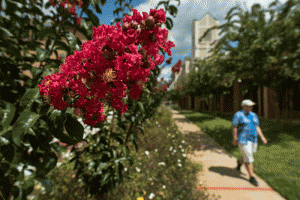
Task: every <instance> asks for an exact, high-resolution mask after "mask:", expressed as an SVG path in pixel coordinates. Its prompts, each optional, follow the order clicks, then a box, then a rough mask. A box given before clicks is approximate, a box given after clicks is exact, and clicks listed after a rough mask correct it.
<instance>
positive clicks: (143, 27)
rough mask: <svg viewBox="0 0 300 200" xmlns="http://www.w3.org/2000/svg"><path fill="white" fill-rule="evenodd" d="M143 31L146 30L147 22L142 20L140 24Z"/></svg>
mask: <svg viewBox="0 0 300 200" xmlns="http://www.w3.org/2000/svg"><path fill="white" fill-rule="evenodd" d="M140 26H141V29H145V28H146V22H145V20H142V21H141V23H140Z"/></svg>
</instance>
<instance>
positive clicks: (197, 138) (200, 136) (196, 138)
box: [185, 131, 233, 157]
mask: <svg viewBox="0 0 300 200" xmlns="http://www.w3.org/2000/svg"><path fill="white" fill-rule="evenodd" d="M185 138H186V140H187V141H188V142H189V143H190V144H191V146H192V149H191V150H192V151H207V150H210V151H212V152H216V153H219V154H223V153H224V154H227V155H228V156H229V157H233V156H232V155H231V154H230V153H229V152H228V151H226V150H225V149H224V148H223V147H221V146H220V145H219V144H218V143H216V142H215V141H214V140H213V139H212V138H210V137H209V136H208V135H206V134H204V133H202V132H201V131H197V132H185Z"/></svg>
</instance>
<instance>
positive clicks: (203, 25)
mask: <svg viewBox="0 0 300 200" xmlns="http://www.w3.org/2000/svg"><path fill="white" fill-rule="evenodd" d="M216 25H220V21H219V20H217V19H216V18H214V17H213V16H212V15H211V14H209V13H206V14H205V15H204V16H203V17H202V18H201V19H200V20H196V19H194V20H193V23H192V57H191V60H192V62H193V61H194V59H197V58H200V59H204V58H205V57H208V56H210V55H211V53H208V52H209V51H210V50H211V49H212V48H213V46H212V45H211V44H212V43H213V42H214V41H215V40H219V39H220V36H219V33H220V30H218V29H215V30H212V31H211V32H210V33H209V34H208V35H206V37H205V38H204V39H203V40H202V41H201V43H200V42H199V39H200V37H202V36H203V34H204V33H205V31H206V30H207V29H209V28H211V27H213V26H216Z"/></svg>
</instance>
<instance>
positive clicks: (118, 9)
mask: <svg viewBox="0 0 300 200" xmlns="http://www.w3.org/2000/svg"><path fill="white" fill-rule="evenodd" d="M122 10H123V9H122V8H117V9H115V10H114V12H113V13H114V15H118V14H119V12H121V11H122Z"/></svg>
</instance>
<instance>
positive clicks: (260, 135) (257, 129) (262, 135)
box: [256, 126, 268, 144]
mask: <svg viewBox="0 0 300 200" xmlns="http://www.w3.org/2000/svg"><path fill="white" fill-rule="evenodd" d="M256 131H257V133H258V135H259V137H260V138H261V140H262V141H263V143H264V144H267V143H268V141H267V139H266V138H265V136H264V134H263V133H262V131H261V129H260V127H259V126H257V127H256Z"/></svg>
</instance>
